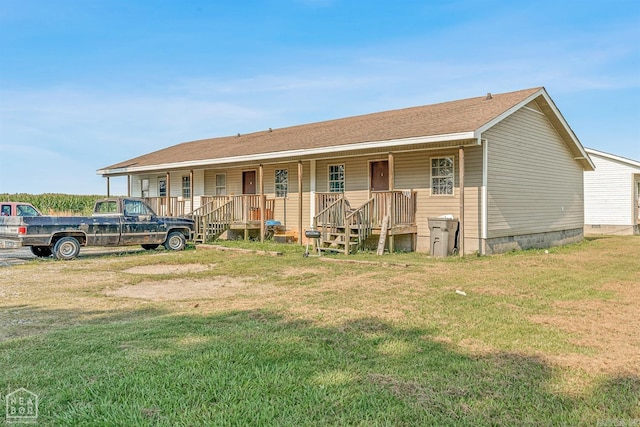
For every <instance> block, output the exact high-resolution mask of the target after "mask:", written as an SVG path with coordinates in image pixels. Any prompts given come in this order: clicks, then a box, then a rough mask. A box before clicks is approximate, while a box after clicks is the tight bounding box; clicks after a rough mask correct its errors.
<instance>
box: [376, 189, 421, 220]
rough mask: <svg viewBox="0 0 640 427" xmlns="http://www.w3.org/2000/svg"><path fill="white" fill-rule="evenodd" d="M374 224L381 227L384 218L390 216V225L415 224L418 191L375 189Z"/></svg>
mask: <svg viewBox="0 0 640 427" xmlns="http://www.w3.org/2000/svg"><path fill="white" fill-rule="evenodd" d="M371 196H372V198H373V212H372V218H371V220H372V224H373V227H381V226H382V220H383V218H384V217H385V216H387V215H388V216H389V227H390V228H391V227H393V226H396V225H415V222H416V192H415V191H399V190H395V191H374V192H372V193H371Z"/></svg>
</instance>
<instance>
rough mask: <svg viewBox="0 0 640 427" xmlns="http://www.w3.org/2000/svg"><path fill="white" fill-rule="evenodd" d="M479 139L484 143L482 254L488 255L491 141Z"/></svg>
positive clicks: (481, 208)
mask: <svg viewBox="0 0 640 427" xmlns="http://www.w3.org/2000/svg"><path fill="white" fill-rule="evenodd" d="M478 141H479V142H480V143H481V144H482V201H481V204H480V210H481V213H480V216H481V221H482V225H481V230H480V248H479V249H480V255H486V245H487V235H488V229H489V216H488V212H489V210H488V209H489V208H488V198H489V195H488V190H487V184H488V181H489V178H488V177H489V171H488V168H489V141H488V140H486V139H481V138H478Z"/></svg>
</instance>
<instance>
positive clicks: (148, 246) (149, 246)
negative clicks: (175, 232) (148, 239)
mask: <svg viewBox="0 0 640 427" xmlns="http://www.w3.org/2000/svg"><path fill="white" fill-rule="evenodd" d="M140 246H142V249H144V250H146V251H152V250H154V249H155V248H157V247H158V246H160V245H155V244H154V245H140Z"/></svg>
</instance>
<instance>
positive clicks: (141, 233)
mask: <svg viewBox="0 0 640 427" xmlns="http://www.w3.org/2000/svg"><path fill="white" fill-rule="evenodd" d="M122 207H123V210H122V213H123V215H122V234H121V236H120V242H121V244H123V245H142V244H155V243H162V242H164V239H165V237H166V234H167V229H166V225H165V224H164V223H163V222H160V221H159V220H158V217H157V216H156V215H155V214H154V212H153V211H152V210H151V209H150V208H149V207H148V206H147V205H146V204H145V203H144V202H142V201H141V200H130V199H125V200H124V201H123V205H122Z"/></svg>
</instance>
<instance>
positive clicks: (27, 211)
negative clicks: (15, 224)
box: [0, 202, 42, 216]
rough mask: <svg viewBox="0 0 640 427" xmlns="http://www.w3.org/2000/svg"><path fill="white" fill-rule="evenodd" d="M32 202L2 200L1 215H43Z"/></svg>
mask: <svg viewBox="0 0 640 427" xmlns="http://www.w3.org/2000/svg"><path fill="white" fill-rule="evenodd" d="M41 215H42V214H41V213H40V211H39V210H38V209H36V208H35V207H34V206H33V205H32V204H31V203H24V202H0V216H41Z"/></svg>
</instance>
